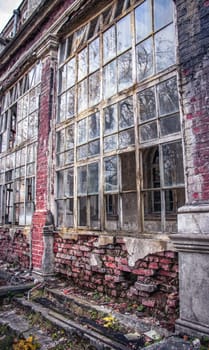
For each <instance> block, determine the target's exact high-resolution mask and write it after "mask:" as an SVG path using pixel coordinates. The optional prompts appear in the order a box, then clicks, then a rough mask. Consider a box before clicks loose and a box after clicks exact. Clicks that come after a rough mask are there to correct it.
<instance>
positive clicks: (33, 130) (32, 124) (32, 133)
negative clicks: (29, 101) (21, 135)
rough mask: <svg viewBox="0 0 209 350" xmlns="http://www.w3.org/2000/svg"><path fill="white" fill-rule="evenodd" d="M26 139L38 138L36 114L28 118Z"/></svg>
mask: <svg viewBox="0 0 209 350" xmlns="http://www.w3.org/2000/svg"><path fill="white" fill-rule="evenodd" d="M28 123H29V127H28V138H32V137H37V136H38V112H37V111H36V112H34V113H33V114H31V115H29V117H28Z"/></svg>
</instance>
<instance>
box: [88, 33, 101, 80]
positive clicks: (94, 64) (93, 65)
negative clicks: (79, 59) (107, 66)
mask: <svg viewBox="0 0 209 350" xmlns="http://www.w3.org/2000/svg"><path fill="white" fill-rule="evenodd" d="M99 52H100V51H99V38H96V39H95V40H93V41H92V42H91V43H90V44H89V73H92V72H94V71H95V70H97V69H98V68H99V64H100V55H99Z"/></svg>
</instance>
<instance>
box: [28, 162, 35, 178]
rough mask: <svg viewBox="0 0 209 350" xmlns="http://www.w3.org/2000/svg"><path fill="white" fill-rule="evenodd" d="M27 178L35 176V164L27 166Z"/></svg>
mask: <svg viewBox="0 0 209 350" xmlns="http://www.w3.org/2000/svg"><path fill="white" fill-rule="evenodd" d="M26 174H27V176H31V175H35V164H34V163H32V164H28V165H27V171H26Z"/></svg>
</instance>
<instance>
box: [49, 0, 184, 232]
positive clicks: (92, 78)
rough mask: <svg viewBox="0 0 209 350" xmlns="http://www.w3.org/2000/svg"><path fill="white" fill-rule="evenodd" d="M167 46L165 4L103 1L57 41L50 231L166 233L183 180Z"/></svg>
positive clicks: (169, 12)
mask: <svg viewBox="0 0 209 350" xmlns="http://www.w3.org/2000/svg"><path fill="white" fill-rule="evenodd" d="M175 47H176V46H175V30H174V5H173V1H172V0H165V1H162V0H145V1H134V0H132V1H126V0H120V1H113V2H112V4H110V5H108V6H107V7H105V8H104V10H103V11H102V12H101V13H98V14H97V16H96V17H94V18H92V19H91V20H90V21H88V22H87V23H85V24H83V25H82V26H81V27H80V28H78V29H77V30H75V31H74V32H73V33H69V36H68V37H67V38H63V40H62V43H61V44H60V51H59V88H58V114H57V125H56V128H57V133H56V135H57V149H56V154H57V163H56V170H57V172H56V178H57V182H56V183H57V199H56V203H57V225H58V227H77V228H85V229H86V228H88V229H89V228H90V229H99V230H107V231H129V232H130V233H132V232H136V231H137V232H174V231H175V230H176V213H177V208H178V207H179V206H181V205H183V203H184V174H183V156H182V145H181V122H180V111H179V101H178V87H177V74H176V67H175V63H176V58H175ZM69 130H71V134H72V135H73V137H71V142H70V143H69V142H68V139H69Z"/></svg>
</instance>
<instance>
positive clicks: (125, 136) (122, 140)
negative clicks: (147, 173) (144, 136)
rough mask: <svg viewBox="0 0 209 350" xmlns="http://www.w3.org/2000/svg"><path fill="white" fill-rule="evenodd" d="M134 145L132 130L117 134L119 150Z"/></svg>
mask: <svg viewBox="0 0 209 350" xmlns="http://www.w3.org/2000/svg"><path fill="white" fill-rule="evenodd" d="M134 144H135V136H134V129H128V130H126V131H122V132H120V133H119V148H120V149H121V148H125V147H128V146H131V145H134Z"/></svg>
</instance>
